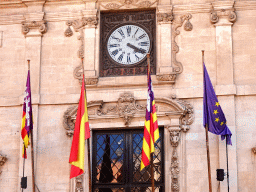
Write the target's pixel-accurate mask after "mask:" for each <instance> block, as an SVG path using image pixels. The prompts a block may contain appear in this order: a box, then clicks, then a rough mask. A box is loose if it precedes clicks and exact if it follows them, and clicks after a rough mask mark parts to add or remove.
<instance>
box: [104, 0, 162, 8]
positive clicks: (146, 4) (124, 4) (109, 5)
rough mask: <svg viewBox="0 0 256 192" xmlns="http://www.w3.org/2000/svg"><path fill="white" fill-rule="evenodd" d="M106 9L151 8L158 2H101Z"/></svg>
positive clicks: (120, 0)
mask: <svg viewBox="0 0 256 192" xmlns="http://www.w3.org/2000/svg"><path fill="white" fill-rule="evenodd" d="M99 4H100V6H101V7H103V8H104V9H107V10H111V9H131V8H149V7H152V6H154V5H156V4H157V1H156V0H119V1H118V0H117V1H116V2H112V3H107V2H99Z"/></svg>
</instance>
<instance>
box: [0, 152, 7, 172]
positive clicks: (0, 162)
mask: <svg viewBox="0 0 256 192" xmlns="http://www.w3.org/2000/svg"><path fill="white" fill-rule="evenodd" d="M6 161H7V158H6V157H5V156H2V155H0V167H1V166H3V165H4V164H5V162H6ZM1 173H2V171H0V174H1Z"/></svg>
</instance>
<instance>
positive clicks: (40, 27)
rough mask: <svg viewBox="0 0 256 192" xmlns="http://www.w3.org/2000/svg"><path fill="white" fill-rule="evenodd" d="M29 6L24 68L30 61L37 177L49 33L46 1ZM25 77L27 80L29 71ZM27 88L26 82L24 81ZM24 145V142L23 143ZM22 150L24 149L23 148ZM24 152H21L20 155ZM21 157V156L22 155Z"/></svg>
mask: <svg viewBox="0 0 256 192" xmlns="http://www.w3.org/2000/svg"><path fill="white" fill-rule="evenodd" d="M22 2H23V3H24V4H25V5H26V6H27V13H26V14H25V15H24V18H25V21H24V22H22V29H21V31H22V33H23V34H24V37H25V43H26V50H25V52H26V54H25V61H24V68H25V69H27V60H30V75H31V77H30V78H31V93H32V107H33V122H34V123H33V144H34V163H35V164H34V166H35V175H36V167H37V165H36V159H37V140H38V137H37V132H38V127H39V125H38V114H39V103H40V65H41V45H42V36H43V34H44V33H46V31H47V24H46V21H45V20H44V15H45V13H44V12H43V6H44V4H45V1H44V0H39V1H36V0H23V1H22ZM25 71H26V73H25V75H24V79H26V75H27V70H25ZM24 88H25V81H24ZM21 143H22V141H21ZM21 149H22V147H21ZM30 149H31V147H30V146H29V148H28V159H27V160H26V169H25V175H26V176H28V190H31V189H32V185H31V183H32V182H31V180H32V169H31V151H30ZM21 153H22V152H21V151H20V154H21ZM20 157H21V155H20ZM22 171H23V159H22V158H20V164H19V177H22ZM35 182H36V181H35ZM18 183H19V184H18V189H17V191H18V190H20V182H18Z"/></svg>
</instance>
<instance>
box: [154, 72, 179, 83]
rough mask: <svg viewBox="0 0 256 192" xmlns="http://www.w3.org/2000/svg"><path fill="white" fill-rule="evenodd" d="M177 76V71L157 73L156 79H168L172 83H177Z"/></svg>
mask: <svg viewBox="0 0 256 192" xmlns="http://www.w3.org/2000/svg"><path fill="white" fill-rule="evenodd" d="M176 77H177V73H171V74H157V75H156V79H157V80H158V81H162V82H164V81H166V82H170V83H175V80H176Z"/></svg>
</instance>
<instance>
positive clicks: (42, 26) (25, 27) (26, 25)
mask: <svg viewBox="0 0 256 192" xmlns="http://www.w3.org/2000/svg"><path fill="white" fill-rule="evenodd" d="M30 29H38V31H39V32H40V33H41V34H44V33H46V31H47V26H46V21H45V20H42V21H23V22H22V33H23V34H24V35H27V33H29V31H30Z"/></svg>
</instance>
